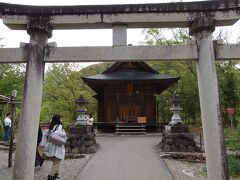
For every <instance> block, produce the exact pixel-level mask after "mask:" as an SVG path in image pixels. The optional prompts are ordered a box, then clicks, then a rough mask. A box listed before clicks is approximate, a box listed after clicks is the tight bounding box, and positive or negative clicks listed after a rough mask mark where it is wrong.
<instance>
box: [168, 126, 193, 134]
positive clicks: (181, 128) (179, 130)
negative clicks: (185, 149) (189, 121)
mask: <svg viewBox="0 0 240 180" xmlns="http://www.w3.org/2000/svg"><path fill="white" fill-rule="evenodd" d="M165 130H166V131H167V132H169V133H189V130H188V127H187V126H185V125H182V124H181V125H174V126H170V125H168V126H165Z"/></svg>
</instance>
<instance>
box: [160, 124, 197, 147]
mask: <svg viewBox="0 0 240 180" xmlns="http://www.w3.org/2000/svg"><path fill="white" fill-rule="evenodd" d="M179 126H181V125H179ZM166 129H167V130H169V129H170V128H166ZM159 148H160V149H161V150H162V151H164V152H200V151H201V150H200V148H199V147H197V146H196V142H195V141H194V136H193V134H190V133H171V132H169V131H163V137H162V140H161V142H160V143H159Z"/></svg>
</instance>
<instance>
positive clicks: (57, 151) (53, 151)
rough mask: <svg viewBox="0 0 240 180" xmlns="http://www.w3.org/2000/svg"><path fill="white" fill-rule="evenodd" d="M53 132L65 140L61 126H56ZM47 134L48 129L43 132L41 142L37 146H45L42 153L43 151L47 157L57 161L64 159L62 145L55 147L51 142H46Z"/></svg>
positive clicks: (63, 147)
mask: <svg viewBox="0 0 240 180" xmlns="http://www.w3.org/2000/svg"><path fill="white" fill-rule="evenodd" d="M56 126H57V125H55V126H54V127H53V129H55V128H56ZM54 132H55V133H58V134H59V135H60V136H62V137H65V138H66V139H67V136H66V133H65V131H64V129H63V127H62V125H61V124H60V125H59V126H58V128H57V129H56V130H55V131H54ZM48 133H49V132H48V129H47V130H46V131H44V132H43V137H42V141H41V143H40V144H39V145H40V146H45V147H44V151H45V154H46V155H47V156H48V157H53V156H55V157H57V158H58V159H64V156H65V146H64V145H62V146H58V145H55V144H53V143H51V142H48V140H47V136H48Z"/></svg>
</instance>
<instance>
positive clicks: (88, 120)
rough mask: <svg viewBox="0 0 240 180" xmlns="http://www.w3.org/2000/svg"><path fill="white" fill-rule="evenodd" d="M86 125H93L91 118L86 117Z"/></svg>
mask: <svg viewBox="0 0 240 180" xmlns="http://www.w3.org/2000/svg"><path fill="white" fill-rule="evenodd" d="M87 125H89V126H92V125H93V118H92V117H91V118H88V119H87Z"/></svg>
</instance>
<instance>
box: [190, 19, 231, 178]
mask: <svg viewBox="0 0 240 180" xmlns="http://www.w3.org/2000/svg"><path fill="white" fill-rule="evenodd" d="M214 29H215V21H214V20H213V19H212V18H209V17H206V16H202V17H199V18H196V19H195V20H194V21H193V22H192V24H191V25H190V35H193V36H194V37H195V38H196V41H197V47H198V61H197V64H196V66H197V76H198V89H199V97H200V107H201V117H202V125H203V136H204V147H205V154H206V163H207V176H208V179H209V180H227V179H229V176H228V172H227V160H226V148H225V142H224V135H223V125H222V119H221V113H220V105H219V94H218V82H217V75H216V67H215V56H214V48H213V42H212V32H213V31H214Z"/></svg>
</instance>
